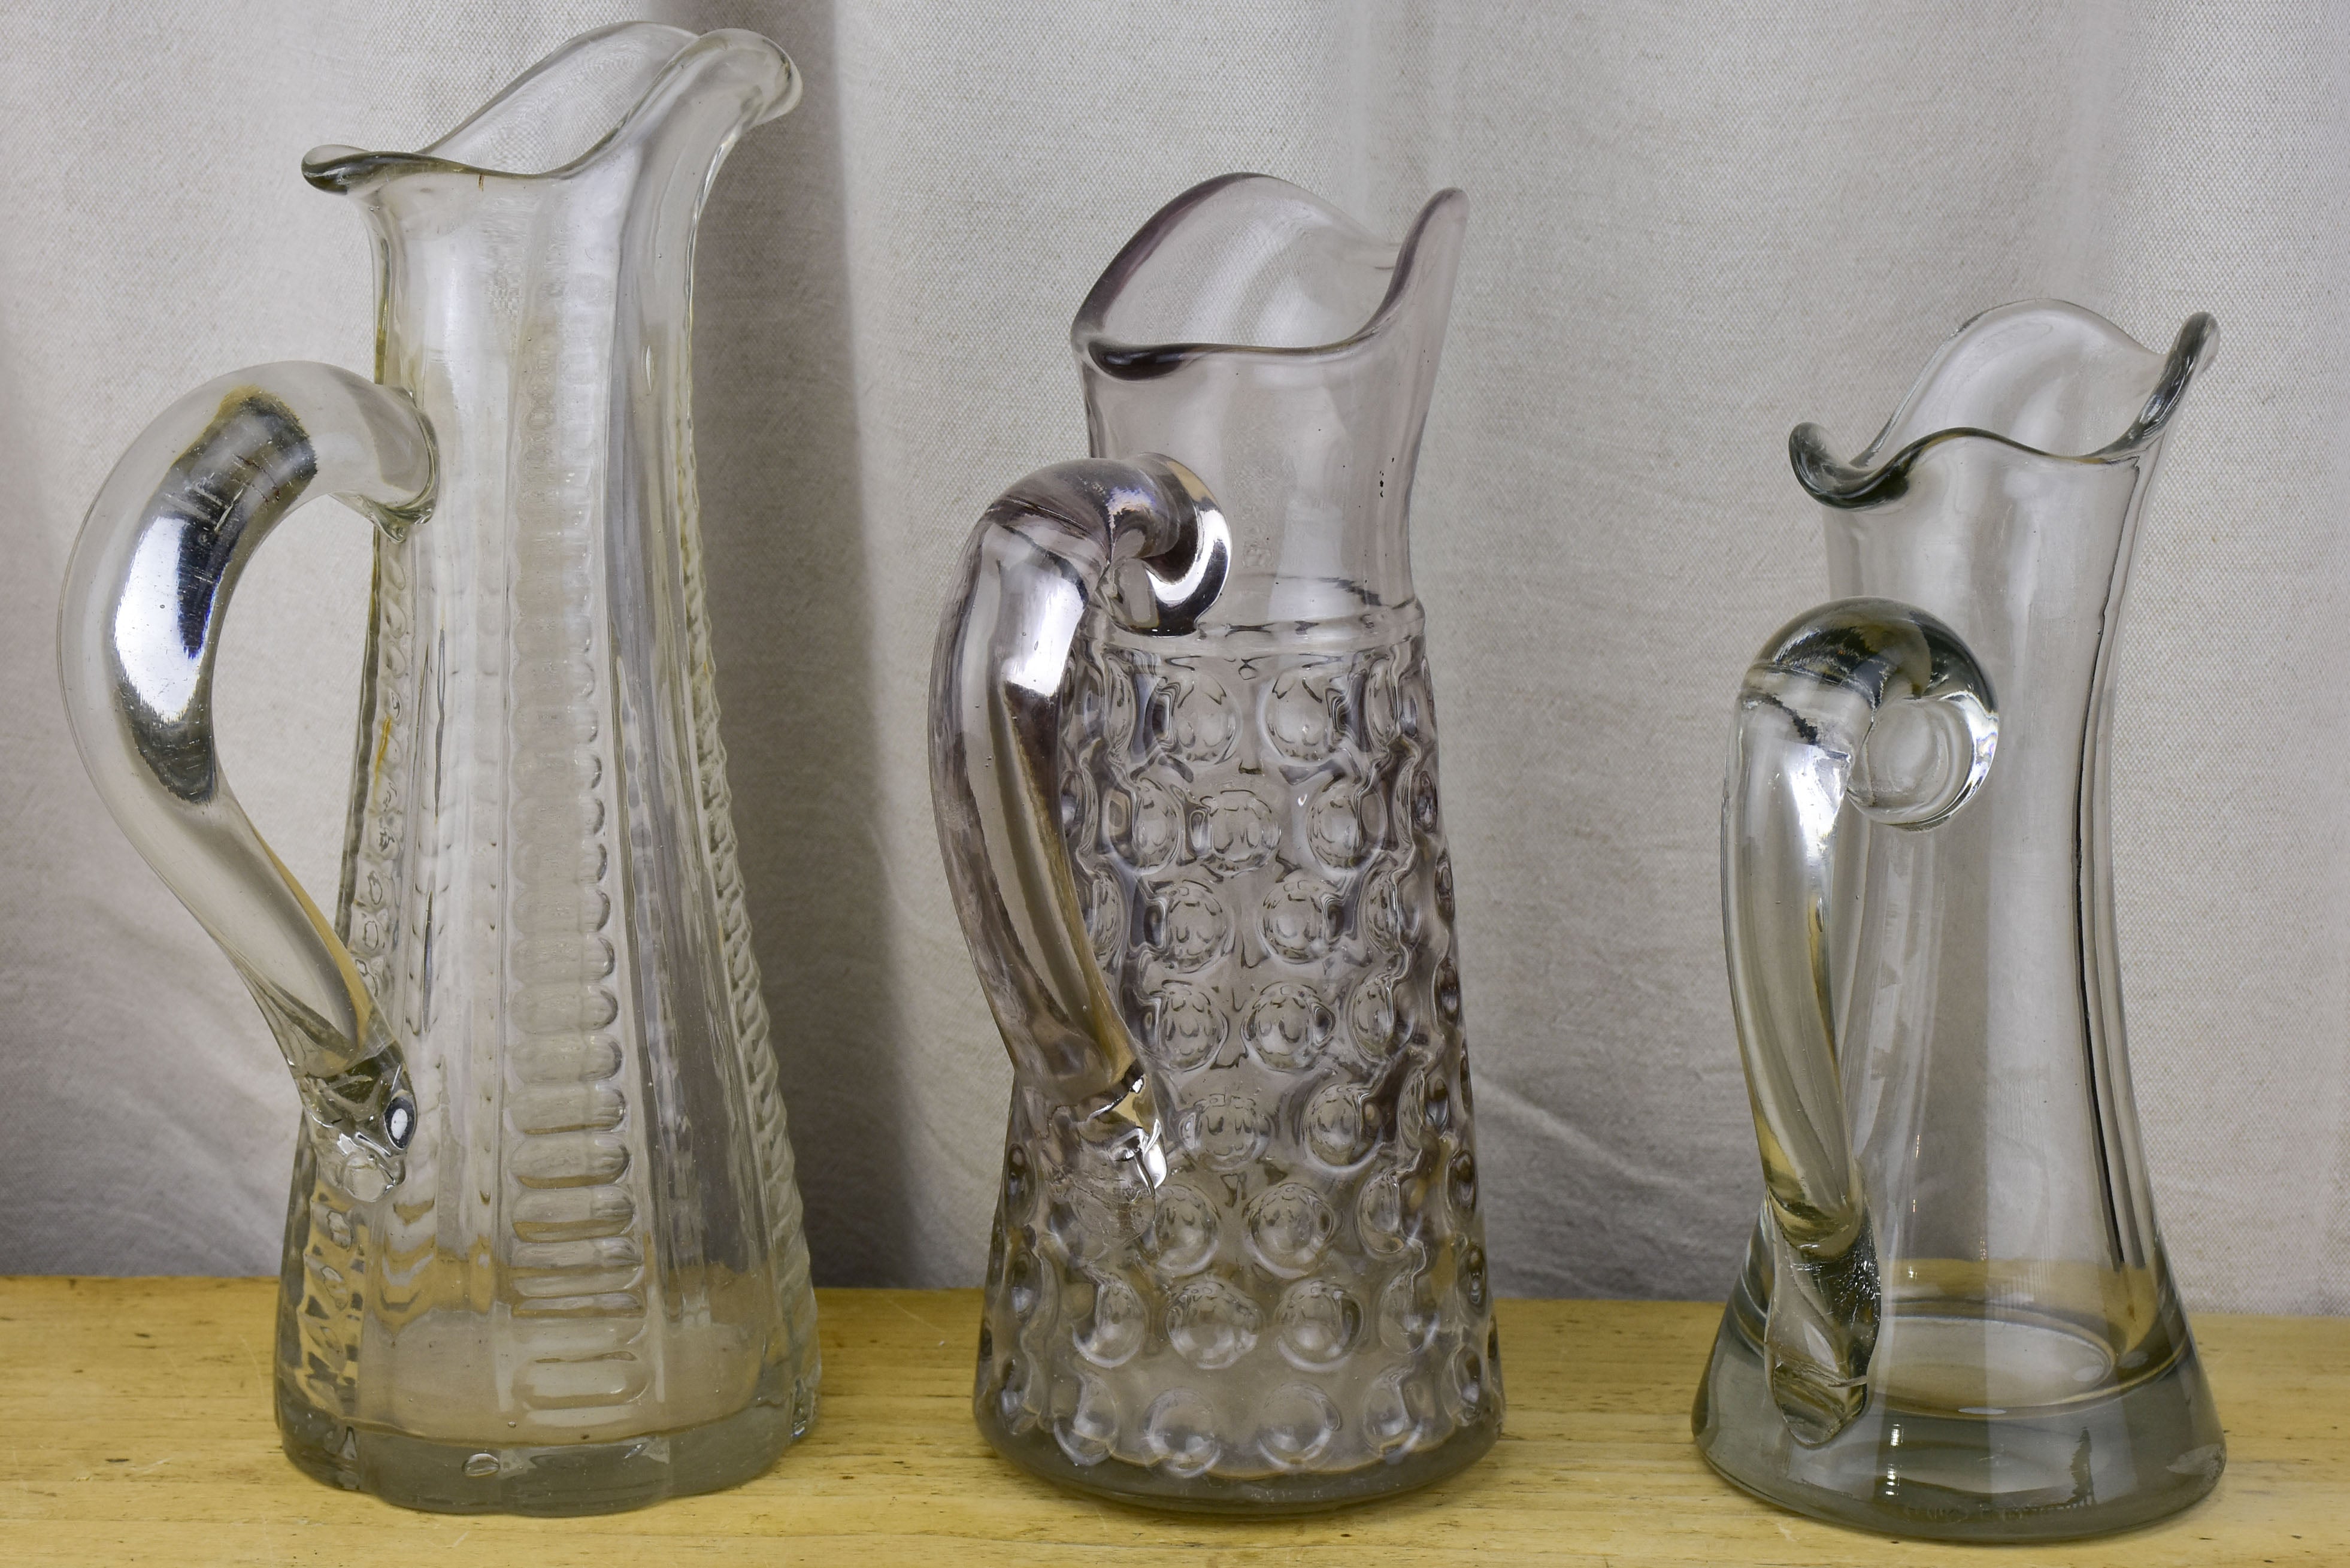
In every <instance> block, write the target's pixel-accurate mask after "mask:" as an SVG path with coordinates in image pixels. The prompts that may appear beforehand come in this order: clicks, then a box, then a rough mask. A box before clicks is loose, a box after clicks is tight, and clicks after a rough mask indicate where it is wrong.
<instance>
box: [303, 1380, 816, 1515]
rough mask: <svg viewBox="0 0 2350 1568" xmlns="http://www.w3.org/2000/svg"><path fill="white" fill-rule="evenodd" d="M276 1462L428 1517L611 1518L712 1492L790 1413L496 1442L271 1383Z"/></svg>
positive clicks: (766, 1447)
mask: <svg viewBox="0 0 2350 1568" xmlns="http://www.w3.org/2000/svg"><path fill="white" fill-rule="evenodd" d="M277 1430H278V1434H279V1436H280V1437H281V1438H283V1439H284V1441H285V1446H286V1458H287V1459H292V1460H293V1461H294V1463H295V1464H296V1466H298V1467H300V1468H301V1469H303V1470H305V1471H307V1473H308V1474H309V1475H311V1476H313V1477H315V1478H316V1479H317V1480H322V1481H325V1482H326V1483H327V1484H328V1485H329V1486H338V1487H341V1488H343V1489H344V1490H347V1491H363V1492H368V1493H369V1494H371V1495H373V1496H376V1497H380V1498H381V1499H383V1500H384V1501H386V1502H390V1503H397V1504H399V1505H400V1507H402V1508H414V1509H421V1510H423V1511H427V1512H431V1513H520V1514H539V1515H546V1516H567V1515H576V1514H585V1513H619V1512H621V1511H625V1510H628V1509H632V1508H643V1507H645V1506H647V1505H649V1504H650V1503H656V1502H659V1501H661V1500H663V1499H664V1498H671V1497H683V1496H686V1495H689V1494H691V1493H693V1492H702V1491H717V1490H721V1489H723V1488H725V1487H731V1486H737V1485H740V1484H741V1483H742V1482H743V1481H746V1480H751V1479H752V1478H753V1477H754V1476H757V1475H759V1474H761V1473H763V1472H764V1470H765V1469H767V1467H768V1466H769V1465H771V1464H773V1463H775V1459H776V1458H777V1456H779V1455H780V1454H782V1453H783V1451H784V1450H785V1449H787V1448H789V1447H791V1445H792V1440H793V1438H795V1437H796V1436H797V1435H798V1434H797V1433H795V1431H794V1430H793V1429H792V1410H791V1408H790V1407H784V1406H776V1405H751V1406H748V1407H744V1408H743V1409H742V1410H739V1411H737V1412H735V1413H734V1414H733V1415H732V1416H728V1417H723V1418H722V1419H719V1420H715V1421H708V1422H704V1423H702V1425H700V1426H696V1427H687V1428H681V1429H680V1430H677V1431H673V1432H649V1433H645V1434H643V1435H641V1436H639V1437H633V1438H622V1439H620V1440H618V1441H615V1442H608V1443H579V1444H575V1445H572V1446H570V1447H562V1446H555V1445H547V1444H530V1445H526V1446H520V1447H515V1448H494V1447H487V1446H484V1445H483V1444H479V1443H450V1442H444V1441H441V1440H439V1439H436V1438H416V1437H411V1436H409V1435H408V1434H406V1433H403V1432H394V1431H388V1430H386V1429H384V1428H380V1427H362V1426H358V1425H354V1424H352V1423H350V1422H348V1421H344V1420H342V1419H341V1418H339V1417H334V1416H329V1415H328V1414H326V1413H325V1412H323V1411H321V1410H319V1409H317V1408H316V1407H313V1406H311V1405H310V1404H308V1403H307V1402H306V1401H304V1400H302V1399H300V1398H298V1397H295V1396H294V1395H292V1394H291V1393H290V1392H289V1391H288V1390H287V1389H286V1387H285V1386H283V1385H280V1386H278V1389H277Z"/></svg>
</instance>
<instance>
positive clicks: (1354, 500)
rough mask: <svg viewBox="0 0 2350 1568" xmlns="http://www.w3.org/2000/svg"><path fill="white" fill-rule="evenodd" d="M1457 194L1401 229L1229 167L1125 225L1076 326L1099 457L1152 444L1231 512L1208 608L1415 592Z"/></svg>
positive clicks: (1361, 602)
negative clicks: (1421, 488) (1412, 513)
mask: <svg viewBox="0 0 2350 1568" xmlns="http://www.w3.org/2000/svg"><path fill="white" fill-rule="evenodd" d="M1467 221H1468V198H1467V197H1465V196H1464V195H1462V194H1461V192H1459V191H1453V190H1448V191H1442V192H1438V193H1437V194H1436V195H1435V196H1434V197H1432V198H1430V201H1429V202H1428V204H1427V205H1426V206H1425V207H1423V208H1422V209H1421V210H1420V213H1419V217H1418V218H1417V219H1416V220H1415V221H1414V222H1413V223H1412V226H1411V229H1410V231H1409V233H1408V234H1406V235H1405V236H1404V238H1403V239H1402V240H1401V241H1400V242H1390V241H1386V240H1382V239H1380V238H1378V236H1376V235H1374V234H1370V233H1369V232H1368V231H1367V230H1366V229H1364V228H1363V227H1362V225H1360V224H1359V223H1356V222H1355V220H1354V219H1352V218H1350V217H1348V216H1347V214H1346V213H1342V212H1340V211H1338V210H1337V209H1336V208H1335V207H1333V206H1331V205H1330V204H1329V203H1327V202H1324V201H1322V200H1321V199H1320V198H1319V197H1316V196H1315V195H1313V194H1311V193H1309V192H1305V191H1303V190H1300V189H1299V188H1298V187H1296V186H1295V185H1292V184H1290V183H1288V182H1285V181H1282V180H1276V179H1273V178H1271V177H1269V176H1267V175H1263V174H1231V175H1226V176H1223V177H1222V178H1221V179H1216V180H1211V181H1209V182H1206V183H1204V184H1201V185H1198V186H1195V187H1193V188H1192V189H1191V190H1190V191H1188V192H1184V193H1183V194H1182V195H1180V196H1179V197H1177V198H1176V199H1175V200H1174V201H1173V202H1170V203H1168V205H1167V206H1166V207H1164V208H1162V209H1161V210H1160V211H1159V213H1158V214H1157V215H1156V216H1154V217H1153V218H1152V219H1151V220H1150V221H1149V223H1145V224H1144V225H1143V226H1142V228H1141V230H1140V231H1139V233H1137V234H1136V235H1135V236H1134V238H1133V239H1132V240H1130V241H1129V242H1128V244H1127V246H1126V248H1125V249H1124V250H1122V251H1120V252H1119V253H1118V256H1117V258H1116V259H1114V260H1113V261H1112V262H1111V263H1110V265H1109V266H1108V268H1107V270H1105V271H1104V272H1103V274H1102V275H1101V278H1100V281H1099V282H1097V284H1095V286H1094V288H1093V291H1092V293H1090V294H1089V295H1087V297H1086V301H1085V304H1084V305H1083V306H1081V307H1079V309H1078V312H1077V316H1076V321H1075V323H1074V324H1073V325H1072V327H1071V328H1070V341H1071V345H1072V347H1073V348H1075V349H1076V356H1077V362H1078V369H1079V372H1080V376H1081V378H1082V379H1083V381H1084V384H1085V394H1086V408H1087V428H1088V432H1089V435H1090V439H1091V441H1092V448H1093V453H1094V455H1095V456H1097V457H1109V458H1126V459H1130V458H1133V457H1137V456H1139V455H1141V454H1144V453H1147V452H1164V453H1167V454H1169V455H1171V456H1174V457H1176V458H1178V459H1180V461H1181V462H1184V463H1186V464H1187V465H1189V466H1190V467H1191V468H1192V469H1193V470H1195V471H1196V472H1198V473H1199V475H1200V477H1201V480H1202V481H1204V482H1205V483H1206V484H1207V486H1208V487H1209V489H1210V490H1211V491H1212V492H1213V493H1215V494H1216V495H1217V496H1218V497H1219V499H1220V500H1221V501H1222V504H1223V505H1224V507H1225V509H1226V513H1227V514H1228V516H1229V517H1230V518H1231V520H1232V524H1233V536H1234V546H1235V554H1234V559H1233V570H1232V576H1231V577H1230V579H1229V580H1228V581H1227V584H1226V587H1225V591H1224V595H1223V597H1222V600H1220V601H1219V603H1218V605H1217V606H1216V607H1215V611H1214V616H1213V618H1214V619H1215V620H1216V621H1217V622H1218V623H1220V624H1222V625H1226V626H1251V625H1264V624H1269V623H1272V622H1274V621H1284V622H1298V621H1321V620H1329V619H1333V618H1341V617H1345V616H1347V615H1353V614H1360V613H1362V612H1365V611H1368V610H1371V609H1375V608H1377V607H1382V606H1392V605H1401V604H1404V603H1408V602H1409V600H1410V599H1411V597H1412V590H1411V558H1410V548H1409V543H1410V542H1409V534H1408V531H1407V520H1408V517H1409V510H1410V501H1411V482H1412V471H1413V468H1414V465H1415V464H1416V462H1417V461H1418V458H1419V439H1420V432H1421V430H1422V428H1423V427H1424V426H1425V424H1426V422H1427V418H1428V405H1429V398H1430V393H1431V391H1432V390H1433V389H1434V386H1435V381H1436V372H1437V368H1438V364H1439V360H1440V356H1441V353H1442V349H1443V343H1444V329H1445V324H1446V321H1447V318H1448V317H1449V316H1450V313H1451V299H1452V284H1453V277H1454V275H1455V272H1456V270H1457V268H1458V265H1459V261H1460V254H1461V239H1462V236H1463V234H1464V232H1465V229H1466V225H1467Z"/></svg>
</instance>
